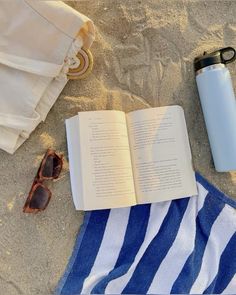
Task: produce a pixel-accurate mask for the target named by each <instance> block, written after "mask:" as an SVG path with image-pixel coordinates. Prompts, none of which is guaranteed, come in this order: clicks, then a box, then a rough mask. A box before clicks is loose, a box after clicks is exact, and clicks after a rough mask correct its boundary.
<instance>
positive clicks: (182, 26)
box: [0, 0, 236, 295]
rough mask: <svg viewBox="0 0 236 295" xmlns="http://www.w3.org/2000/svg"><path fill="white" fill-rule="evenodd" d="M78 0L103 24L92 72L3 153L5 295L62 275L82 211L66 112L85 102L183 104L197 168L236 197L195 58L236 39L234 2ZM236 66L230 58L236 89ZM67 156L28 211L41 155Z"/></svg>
mask: <svg viewBox="0 0 236 295" xmlns="http://www.w3.org/2000/svg"><path fill="white" fill-rule="evenodd" d="M67 3H68V4H69V5H71V6H72V7H74V8H75V9H78V10H79V11H80V12H82V13H84V14H86V15H88V16H89V17H90V18H91V19H93V20H94V22H95V25H96V41H95V42H94V44H93V46H92V52H93V55H94V59H95V65H94V70H93V73H92V74H91V75H90V76H89V77H88V78H87V79H86V80H83V81H70V82H69V83H68V84H67V86H66V87H65V89H64V90H63V92H62V93H61V95H60V97H59V98H58V101H57V102H56V104H55V105H54V107H53V108H52V110H51V111H50V113H49V115H48V117H47V119H46V121H45V122H44V123H43V124H41V125H40V126H39V127H38V128H37V129H36V130H35V132H34V133H33V134H32V136H31V137H30V139H29V140H27V141H26V143H25V144H24V145H23V146H22V147H21V148H20V149H19V150H18V151H17V152H16V153H15V154H14V155H13V156H12V155H8V154H7V153H5V152H3V151H0V168H1V169H0V188H1V190H0V196H1V197H0V293H1V294H11V295H14V294H30V295H34V294H51V293H52V292H53V290H54V288H55V286H56V284H57V282H58V280H59V278H60V277H61V275H62V273H63V271H64V269H65V267H66V264H67V262H68V259H69V257H70V255H71V251H72V248H73V244H74V241H75V238H76V234H77V231H78V229H79V228H80V225H81V222H82V219H83V213H82V212H76V211H75V210H74V207H73V203H72V198H71V191H70V183H69V170H68V162H67V148H66V137H65V125H64V120H65V119H66V118H69V117H71V116H73V115H75V114H76V113H77V112H78V111H83V110H100V109H118V110H123V111H126V112H128V111H131V110H136V109H141V108H146V107H154V106H164V105H171V104H179V105H181V106H183V108H184V110H185V116H186V121H187V126H188V132H189V138H190V142H191V147H192V154H193V162H194V167H195V169H196V170H197V171H199V172H200V173H202V174H203V175H204V176H205V177H207V178H208V179H209V180H210V181H211V182H213V183H214V184H215V185H216V186H218V187H219V188H220V189H221V190H222V191H224V192H225V193H227V194H229V195H230V196H232V197H233V198H236V174H234V173H231V174H229V173H216V172H215V170H214V167H213V162H212V158H211V154H210V149H209V144H208V138H207V135H206V130H205V125H204V120H203V116H202V112H201V108H200V103H199V98H198V94H197V90H196V85H195V78H194V73H193V65H192V62H193V59H194V57H195V56H196V55H198V54H200V53H202V52H203V51H204V50H214V49H217V48H219V47H222V46H230V45H232V46H235V44H236V23H235V15H236V2H235V1H233V0H232V1H229V0H228V1H193V0H190V1H180V0H179V1H174V0H173V1H158V0H153V1H151V0H146V1H141V0H140V1H136V0H126V1H123V0H118V1H115V0H97V1H94V0H86V1H78V2H76V1H69V2H67ZM235 67H236V65H235V64H232V65H230V66H229V68H230V70H231V74H232V79H233V83H234V87H235V89H236V75H235ZM48 147H53V148H55V149H56V150H57V151H59V152H62V153H63V154H64V156H65V166H64V170H63V172H62V175H61V177H60V179H59V180H58V181H56V182H55V183H53V184H50V187H51V189H52V191H53V197H52V200H51V202H50V204H49V206H48V208H47V210H46V211H45V212H43V213H41V214H37V215H26V214H23V213H22V206H23V204H24V201H25V196H26V195H27V193H28V191H29V189H30V186H31V182H32V180H33V177H34V175H35V173H36V171H37V167H38V164H39V162H40V159H41V157H42V155H43V154H44V152H45V150H46V149H47V148H48Z"/></svg>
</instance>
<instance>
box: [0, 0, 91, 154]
mask: <svg viewBox="0 0 236 295" xmlns="http://www.w3.org/2000/svg"><path fill="white" fill-rule="evenodd" d="M93 40H94V26H93V23H92V21H91V20H90V19H88V18H87V17H86V16H84V15H82V14H80V13H79V12H77V11H75V10H74V9H72V8H71V7H69V6H68V5H66V4H64V3H63V2H61V1H35V0H8V1H0V90H1V91H0V148H1V149H3V150H5V151H7V152H9V153H14V152H15V150H16V149H17V148H18V147H19V146H20V145H21V144H22V143H23V142H24V141H25V140H26V139H27V138H28V137H29V135H30V133H31V132H32V131H33V130H34V129H35V127H36V126H37V125H38V124H39V123H40V122H41V121H43V120H45V118H46V115H47V113H48V112H49V110H50V108H51V107H52V105H53V104H54V102H55V101H56V99H57V97H58V96H59V94H60V92H61V91H62V89H63V88H64V86H65V85H66V83H67V81H68V78H67V75H66V73H67V72H68V69H69V68H71V67H73V66H74V67H75V66H78V65H79V64H78V63H79V60H78V58H76V54H77V52H78V51H79V50H80V49H81V47H84V48H87V49H88V48H89V47H90V46H91V44H92V42H93Z"/></svg>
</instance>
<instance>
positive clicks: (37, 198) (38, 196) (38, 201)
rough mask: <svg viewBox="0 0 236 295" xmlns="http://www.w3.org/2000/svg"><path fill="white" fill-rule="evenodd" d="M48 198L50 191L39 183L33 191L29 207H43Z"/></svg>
mask: <svg viewBox="0 0 236 295" xmlns="http://www.w3.org/2000/svg"><path fill="white" fill-rule="evenodd" d="M49 199H50V193H49V191H47V190H46V189H45V188H44V187H43V186H41V185H39V186H37V188H36V189H35V191H34V192H33V195H32V198H31V200H30V203H29V207H30V208H31V209H42V210H43V209H45V207H46V206H47V204H48V201H49Z"/></svg>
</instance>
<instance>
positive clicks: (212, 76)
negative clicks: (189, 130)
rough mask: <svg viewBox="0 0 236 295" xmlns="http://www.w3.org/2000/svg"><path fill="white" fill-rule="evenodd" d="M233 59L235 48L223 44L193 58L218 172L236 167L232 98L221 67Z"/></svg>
mask: <svg viewBox="0 0 236 295" xmlns="http://www.w3.org/2000/svg"><path fill="white" fill-rule="evenodd" d="M229 55H230V56H229ZM227 56H228V58H227ZM235 59H236V53H235V49H234V48H232V47H226V48H222V49H219V50H217V51H214V52H212V53H208V54H207V53H205V52H204V54H203V55H202V56H199V57H197V58H195V60H194V68H195V73H196V81H197V87H198V92H199V96H200V101H201V106H202V110H203V115H204V119H205V123H206V128H207V133H208V137H209V141H210V146H211V151H212V155H213V160H214V165H215V169H216V171H218V172H228V171H232V170H236V100H235V95H234V90H233V85H232V81H231V77H230V73H229V70H228V69H227V67H226V66H225V65H226V64H227V63H230V62H233V61H234V60H235Z"/></svg>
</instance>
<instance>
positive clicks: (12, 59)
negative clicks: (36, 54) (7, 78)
mask: <svg viewBox="0 0 236 295" xmlns="http://www.w3.org/2000/svg"><path fill="white" fill-rule="evenodd" d="M0 64H4V65H6V66H9V67H11V68H15V69H18V70H21V71H25V72H29V73H32V74H36V75H40V76H45V77H52V78H54V77H57V76H58V75H59V73H60V72H61V70H62V67H63V64H61V65H58V64H53V63H49V62H45V61H40V60H35V59H30V58H26V57H22V56H17V55H12V54H8V53H5V52H0Z"/></svg>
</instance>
